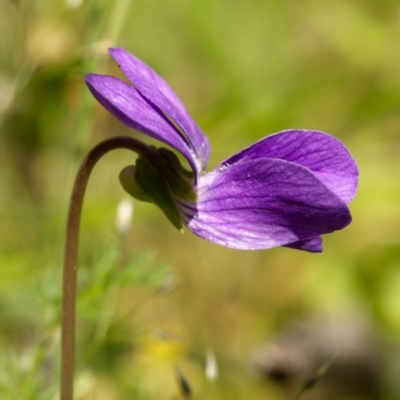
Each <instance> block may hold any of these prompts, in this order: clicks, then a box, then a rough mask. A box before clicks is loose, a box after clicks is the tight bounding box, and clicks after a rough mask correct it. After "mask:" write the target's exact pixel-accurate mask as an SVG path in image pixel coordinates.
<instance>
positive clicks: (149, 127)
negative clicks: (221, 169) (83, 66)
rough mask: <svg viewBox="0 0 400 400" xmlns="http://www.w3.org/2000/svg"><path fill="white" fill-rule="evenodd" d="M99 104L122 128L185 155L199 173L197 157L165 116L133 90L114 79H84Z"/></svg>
mask: <svg viewBox="0 0 400 400" xmlns="http://www.w3.org/2000/svg"><path fill="white" fill-rule="evenodd" d="M85 81H86V84H87V85H88V87H89V89H90V91H91V92H92V94H93V96H94V97H95V98H96V99H97V101H98V102H99V103H100V104H101V105H102V106H103V107H104V108H105V109H106V110H108V111H109V112H110V113H111V114H113V115H114V116H115V117H116V118H117V119H119V120H120V121H121V122H122V123H123V124H125V125H127V126H129V127H131V128H133V129H136V130H137V131H139V132H142V133H144V134H146V135H148V136H150V137H152V138H154V139H157V140H159V141H161V142H163V143H165V144H167V145H169V146H171V147H173V148H174V149H176V150H177V151H179V152H180V153H182V154H183V156H184V157H185V158H186V159H187V160H188V162H189V164H190V166H191V167H192V168H193V171H195V172H196V173H199V172H200V170H199V165H198V162H197V156H196V155H195V154H194V153H193V151H192V149H191V148H190V147H189V146H188V145H187V143H186V141H185V140H184V139H183V138H182V137H181V136H180V135H179V134H178V133H177V130H176V129H175V128H174V127H173V125H172V124H171V123H170V122H169V121H168V120H167V119H166V117H164V116H163V115H162V114H160V113H159V112H157V111H156V110H155V109H154V107H153V106H152V105H151V104H149V103H148V102H147V100H146V99H145V98H144V97H143V96H142V95H141V94H140V93H139V92H138V91H137V90H136V89H135V88H134V87H132V86H130V85H128V84H127V83H125V82H123V81H121V80H120V79H117V78H115V77H112V76H105V75H96V74H88V75H86V77H85Z"/></svg>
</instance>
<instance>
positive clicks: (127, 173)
mask: <svg viewBox="0 0 400 400" xmlns="http://www.w3.org/2000/svg"><path fill="white" fill-rule="evenodd" d="M135 174H136V166H134V165H128V166H127V167H125V168H124V169H123V170H122V171H121V172H120V173H119V181H120V183H121V186H122V187H123V189H124V190H125V192H127V193H128V194H130V195H131V196H132V197H133V198H134V199H136V200H140V201H145V202H147V203H153V201H152V199H151V198H150V196H148V195H147V194H146V193H145V192H144V190H142V189H141V187H140V186H139V185H138V184H137V183H136V180H135Z"/></svg>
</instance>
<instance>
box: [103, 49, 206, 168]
mask: <svg viewBox="0 0 400 400" xmlns="http://www.w3.org/2000/svg"><path fill="white" fill-rule="evenodd" d="M109 52H110V55H111V57H112V58H113V59H114V60H115V62H116V63H117V64H118V66H119V67H120V69H121V70H122V72H123V73H124V74H125V76H126V77H127V78H128V79H129V80H130V81H131V82H132V83H133V84H134V86H135V87H136V88H137V89H138V90H139V92H140V93H141V94H142V95H143V96H144V97H146V99H147V100H149V101H150V102H151V103H153V104H154V105H155V106H156V107H157V108H158V109H160V110H161V111H162V112H163V113H165V114H166V115H168V116H169V117H170V118H171V119H172V120H173V121H174V122H175V123H176V124H177V125H178V126H179V128H180V131H181V132H180V134H181V135H182V137H183V138H184V140H185V141H187V143H188V145H189V146H190V147H191V148H192V150H193V152H194V153H195V154H196V156H197V158H198V161H199V164H200V167H201V168H200V169H204V168H205V166H206V163H207V160H208V157H209V153H210V147H209V143H208V139H207V137H206V136H205V135H204V134H203V133H202V132H201V130H200V128H199V127H198V126H197V125H196V123H195V122H194V121H193V119H192V118H191V117H190V115H189V114H188V112H187V111H186V109H185V107H184V105H183V104H182V102H181V101H180V100H179V98H178V96H177V95H176V94H175V93H174V92H173V90H172V89H171V88H170V87H169V86H168V84H167V83H166V82H165V81H164V80H163V79H162V78H161V77H160V76H159V75H157V74H156V73H155V72H154V71H153V70H152V69H151V68H150V67H149V66H147V65H146V64H145V63H144V62H143V61H141V60H139V59H138V58H136V57H135V56H133V55H132V54H130V53H128V52H127V51H126V50H124V49H121V48H114V49H109Z"/></svg>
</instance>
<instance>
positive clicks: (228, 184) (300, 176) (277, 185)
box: [179, 158, 351, 250]
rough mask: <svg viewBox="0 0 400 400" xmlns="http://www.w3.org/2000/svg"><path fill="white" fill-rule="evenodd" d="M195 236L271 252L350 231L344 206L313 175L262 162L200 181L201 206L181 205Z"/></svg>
mask: <svg viewBox="0 0 400 400" xmlns="http://www.w3.org/2000/svg"><path fill="white" fill-rule="evenodd" d="M179 207H180V211H181V214H182V219H183V221H184V224H185V225H186V226H187V227H188V228H189V229H190V230H191V231H192V232H193V233H195V234H196V235H198V236H200V237H202V238H204V239H206V240H209V241H211V242H214V243H218V244H221V245H223V246H226V247H231V248H236V249H247V250H252V249H268V248H272V247H276V246H282V245H288V244H291V243H294V242H297V241H300V240H305V239H310V238H313V237H315V236H319V235H321V234H324V233H330V232H333V231H335V230H338V229H342V228H344V227H345V226H347V225H348V224H349V223H350V221H351V216H350V213H349V210H348V208H347V206H346V204H345V203H344V202H343V201H342V200H341V199H340V198H339V197H338V196H336V195H335V194H334V193H333V192H332V191H331V190H329V189H328V188H327V187H326V185H325V184H324V183H322V182H321V181H320V180H319V179H318V178H317V177H316V176H315V175H314V174H313V173H312V172H311V171H310V170H309V169H307V168H305V167H303V166H301V165H298V164H294V163H292V162H289V161H285V160H278V159H271V158H261V159H256V160H251V161H246V162H242V163H238V164H236V165H234V166H232V167H230V168H225V170H224V169H222V168H220V169H219V170H216V171H214V172H211V173H209V174H207V175H205V176H203V177H201V178H200V180H199V187H198V203H197V204H189V203H182V204H180V206H179Z"/></svg>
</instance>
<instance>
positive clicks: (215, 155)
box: [0, 0, 400, 400]
mask: <svg viewBox="0 0 400 400" xmlns="http://www.w3.org/2000/svg"><path fill="white" fill-rule="evenodd" d="M0 37H1V38H2V39H1V45H0V129H1V135H0V181H1V189H0V218H1V226H0V354H1V356H0V398H1V399H6V400H8V399H10V400H11V399H13V400H15V399H18V400H24V399H54V398H56V394H57V390H58V373H59V371H58V361H59V360H58V358H59V305H60V292H61V282H60V276H61V273H60V269H61V264H62V248H63V238H64V229H65V227H64V226H65V220H66V212H67V205H68V198H69V191H70V189H71V186H72V181H73V177H74V173H75V171H76V169H77V167H78V163H79V162H80V160H81V159H82V157H83V156H84V154H85V153H86V152H87V151H88V150H89V149H90V147H91V146H93V145H94V144H95V143H97V142H98V141H99V140H101V139H103V138H106V137H110V136H111V135H116V134H129V135H131V134H135V133H134V132H132V131H130V130H128V129H127V128H125V127H124V126H122V125H121V124H119V123H118V122H117V121H115V120H114V119H113V118H112V117H111V116H110V115H108V114H107V113H106V112H105V111H104V110H102V109H101V108H100V107H99V106H98V105H97V104H96V102H95V101H94V100H93V99H92V97H91V96H90V94H89V93H88V90H87V89H86V87H85V86H84V83H83V75H84V74H85V73H87V72H98V73H109V74H112V75H118V76H121V75H120V72H119V71H118V69H117V68H116V66H115V65H113V64H112V63H111V62H110V60H109V57H108V56H107V52H106V49H107V47H109V46H117V45H118V46H122V47H125V48H126V49H128V50H129V51H131V52H132V53H134V54H136V55H137V56H138V57H140V58H142V59H143V60H144V61H146V62H147V63H148V64H149V65H151V66H152V67H153V68H154V69H155V70H157V71H158V72H159V73H160V74H161V75H162V76H163V77H164V78H165V79H166V80H167V81H168V82H169V83H170V84H171V86H172V87H173V88H174V89H175V90H176V92H177V93H178V94H179V96H180V97H181V98H182V99H183V101H184V102H185V104H186V106H187V108H188V110H189V111H190V112H191V114H192V115H193V117H194V118H195V119H196V120H197V121H198V123H199V125H200V126H201V128H202V129H203V130H204V132H205V133H206V134H207V135H208V136H209V138H210V142H211V145H212V158H211V161H210V168H212V167H214V166H215V165H217V163H219V162H220V161H221V160H223V159H224V158H225V157H228V156H229V155H231V154H232V153H233V152H235V151H237V150H239V149H241V148H243V147H244V146H246V145H249V144H250V143H252V142H253V141H255V140H257V139H260V138H261V137H263V136H265V135H266V134H270V133H273V132H276V131H279V130H284V129H288V128H312V129H319V130H323V131H326V132H329V133H331V134H333V135H334V136H337V137H338V138H340V139H341V140H342V141H343V142H344V143H345V144H346V145H347V146H348V148H349V150H350V151H351V153H352V154H353V155H354V157H355V159H356V160H357V162H358V165H359V168H360V186H359V191H358V194H357V197H356V199H355V200H354V201H353V202H352V204H351V210H352V214H353V218H354V221H353V223H352V225H351V226H350V227H348V228H347V229H345V230H344V231H342V232H338V233H336V234H333V235H330V236H329V237H326V238H325V240H324V245H325V251H324V253H322V254H321V255H312V254H306V253H300V252H297V251H294V250H289V249H274V250H271V251H264V252H239V251H233V250H229V249H224V248H220V247H218V246H216V245H213V244H210V243H206V242H203V241H201V240H200V239H198V238H196V237H194V236H192V235H191V234H190V233H188V232H186V233H185V234H184V235H181V234H180V233H178V232H177V231H175V229H174V228H173V227H172V226H170V224H169V223H168V221H167V220H166V219H165V218H164V217H163V215H162V214H161V213H160V212H159V211H158V210H157V209H155V208H154V207H151V206H149V205H146V204H142V203H141V204H135V215H134V220H133V226H132V229H131V230H130V232H129V233H126V234H124V235H118V234H117V233H116V232H115V229H114V214H115V210H116V208H117V205H118V203H119V201H120V199H121V198H122V197H123V191H122V189H121V188H120V187H119V183H118V179H117V177H118V173H119V170H120V169H122V168H123V167H124V166H126V165H128V164H131V163H132V160H131V158H132V155H131V154H129V153H127V152H124V151H120V152H115V154H110V155H108V156H107V157H105V158H104V159H103V160H102V161H101V162H100V163H99V165H98V166H97V167H96V169H95V171H94V173H93V176H92V179H91V181H90V184H89V187H88V193H87V197H86V199H85V207H84V211H83V220H82V232H81V257H80V267H79V268H80V297H79V299H78V315H79V317H78V325H77V327H78V347H77V384H76V391H77V399H93V398H96V399H99V400H100V399H109V398H113V399H128V398H135V399H143V400H147V399H149V400H150V399H179V398H184V395H185V393H184V392H182V381H181V380H180V379H178V377H183V379H184V380H185V382H187V383H188V384H189V385H190V390H191V392H192V393H193V396H194V398H196V399H200V398H201V399H203V398H209V399H215V400H217V399H248V398H251V399H254V400H257V399H275V400H280V399H285V398H286V397H285V394H284V391H281V390H280V389H279V388H278V387H277V386H276V385H274V384H271V383H260V381H258V380H256V379H255V378H254V377H253V376H252V374H251V373H250V372H249V369H248V362H249V355H250V354H251V353H252V351H253V350H254V349H255V348H256V347H257V345H258V344H259V343H260V342H262V341H263V340H266V339H270V338H272V337H273V336H274V335H278V336H279V333H278V332H279V329H280V328H281V327H282V326H283V325H285V324H286V323H287V322H288V321H291V320H293V319H302V318H306V317H307V316H309V315H315V314H318V315H324V316H328V317H329V318H332V319H335V318H342V317H343V316H345V317H349V316H350V318H351V317H352V316H353V315H354V316H357V318H354V321H357V320H358V317H360V318H362V319H364V320H367V321H368V322H369V324H368V325H369V326H372V327H373V328H370V329H372V330H373V331H376V332H375V333H376V334H377V335H381V336H382V337H384V339H382V341H383V342H385V343H388V346H393V347H394V348H395V349H397V348H398V346H399V344H398V343H397V342H396V339H397V338H398V337H399V335H400V235H399V226H400V179H399V170H400V168H399V163H400V161H399V154H400V73H399V71H400V52H399V48H400V6H399V3H398V1H396V0H382V1H374V0H361V1H354V0H350V1H349V0H346V1H345V0H338V1H334V2H321V1H316V0H306V1H301V2H299V1H294V0H286V1H278V0H271V1H261V0H257V1H252V2H251V1H245V0H230V1H227V0H213V1H211V0H204V1H189V0H170V1H166V2H161V1H152V0H150V1H137V0H132V1H129V0H115V1H111V0H99V1H97V0H91V1H90V0H64V1H61V0H60V1H50V0H42V1H34V0H2V1H1V2H0ZM166 265H168V267H166ZM207 349H214V352H215V354H216V357H217V360H218V364H219V371H220V372H219V378H218V379H217V381H215V382H208V381H207V379H206V377H205V375H204V371H203V362H204V360H205V354H206V352H207ZM367 350H368V349H366V351H367ZM390 354H391V356H389V357H387V358H388V360H387V363H388V364H390V365H389V367H388V370H387V371H388V372H386V369H385V370H384V373H383V374H382V375H383V378H382V379H383V381H384V382H383V390H382V392H383V394H382V399H387V400H393V399H396V398H398V393H399V392H400V389H399V386H398V383H397V390H396V383H395V382H396V379H395V378H394V377H393V376H392V375H391V371H393V370H396V367H398V366H399V361H398V360H397V357H395V356H394V355H395V354H397V353H396V352H391V353H390ZM178 371H179V372H178ZM322 380H323V379H322ZM397 382H398V381H397ZM211 386H213V387H212V390H211V391H210V388H211ZM299 389H300V388H299ZM311 390H312V389H311ZM310 394H311V391H310ZM207 396H208V397H207ZM306 396H307V394H304V398H306ZM396 396H397V397H396Z"/></svg>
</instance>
